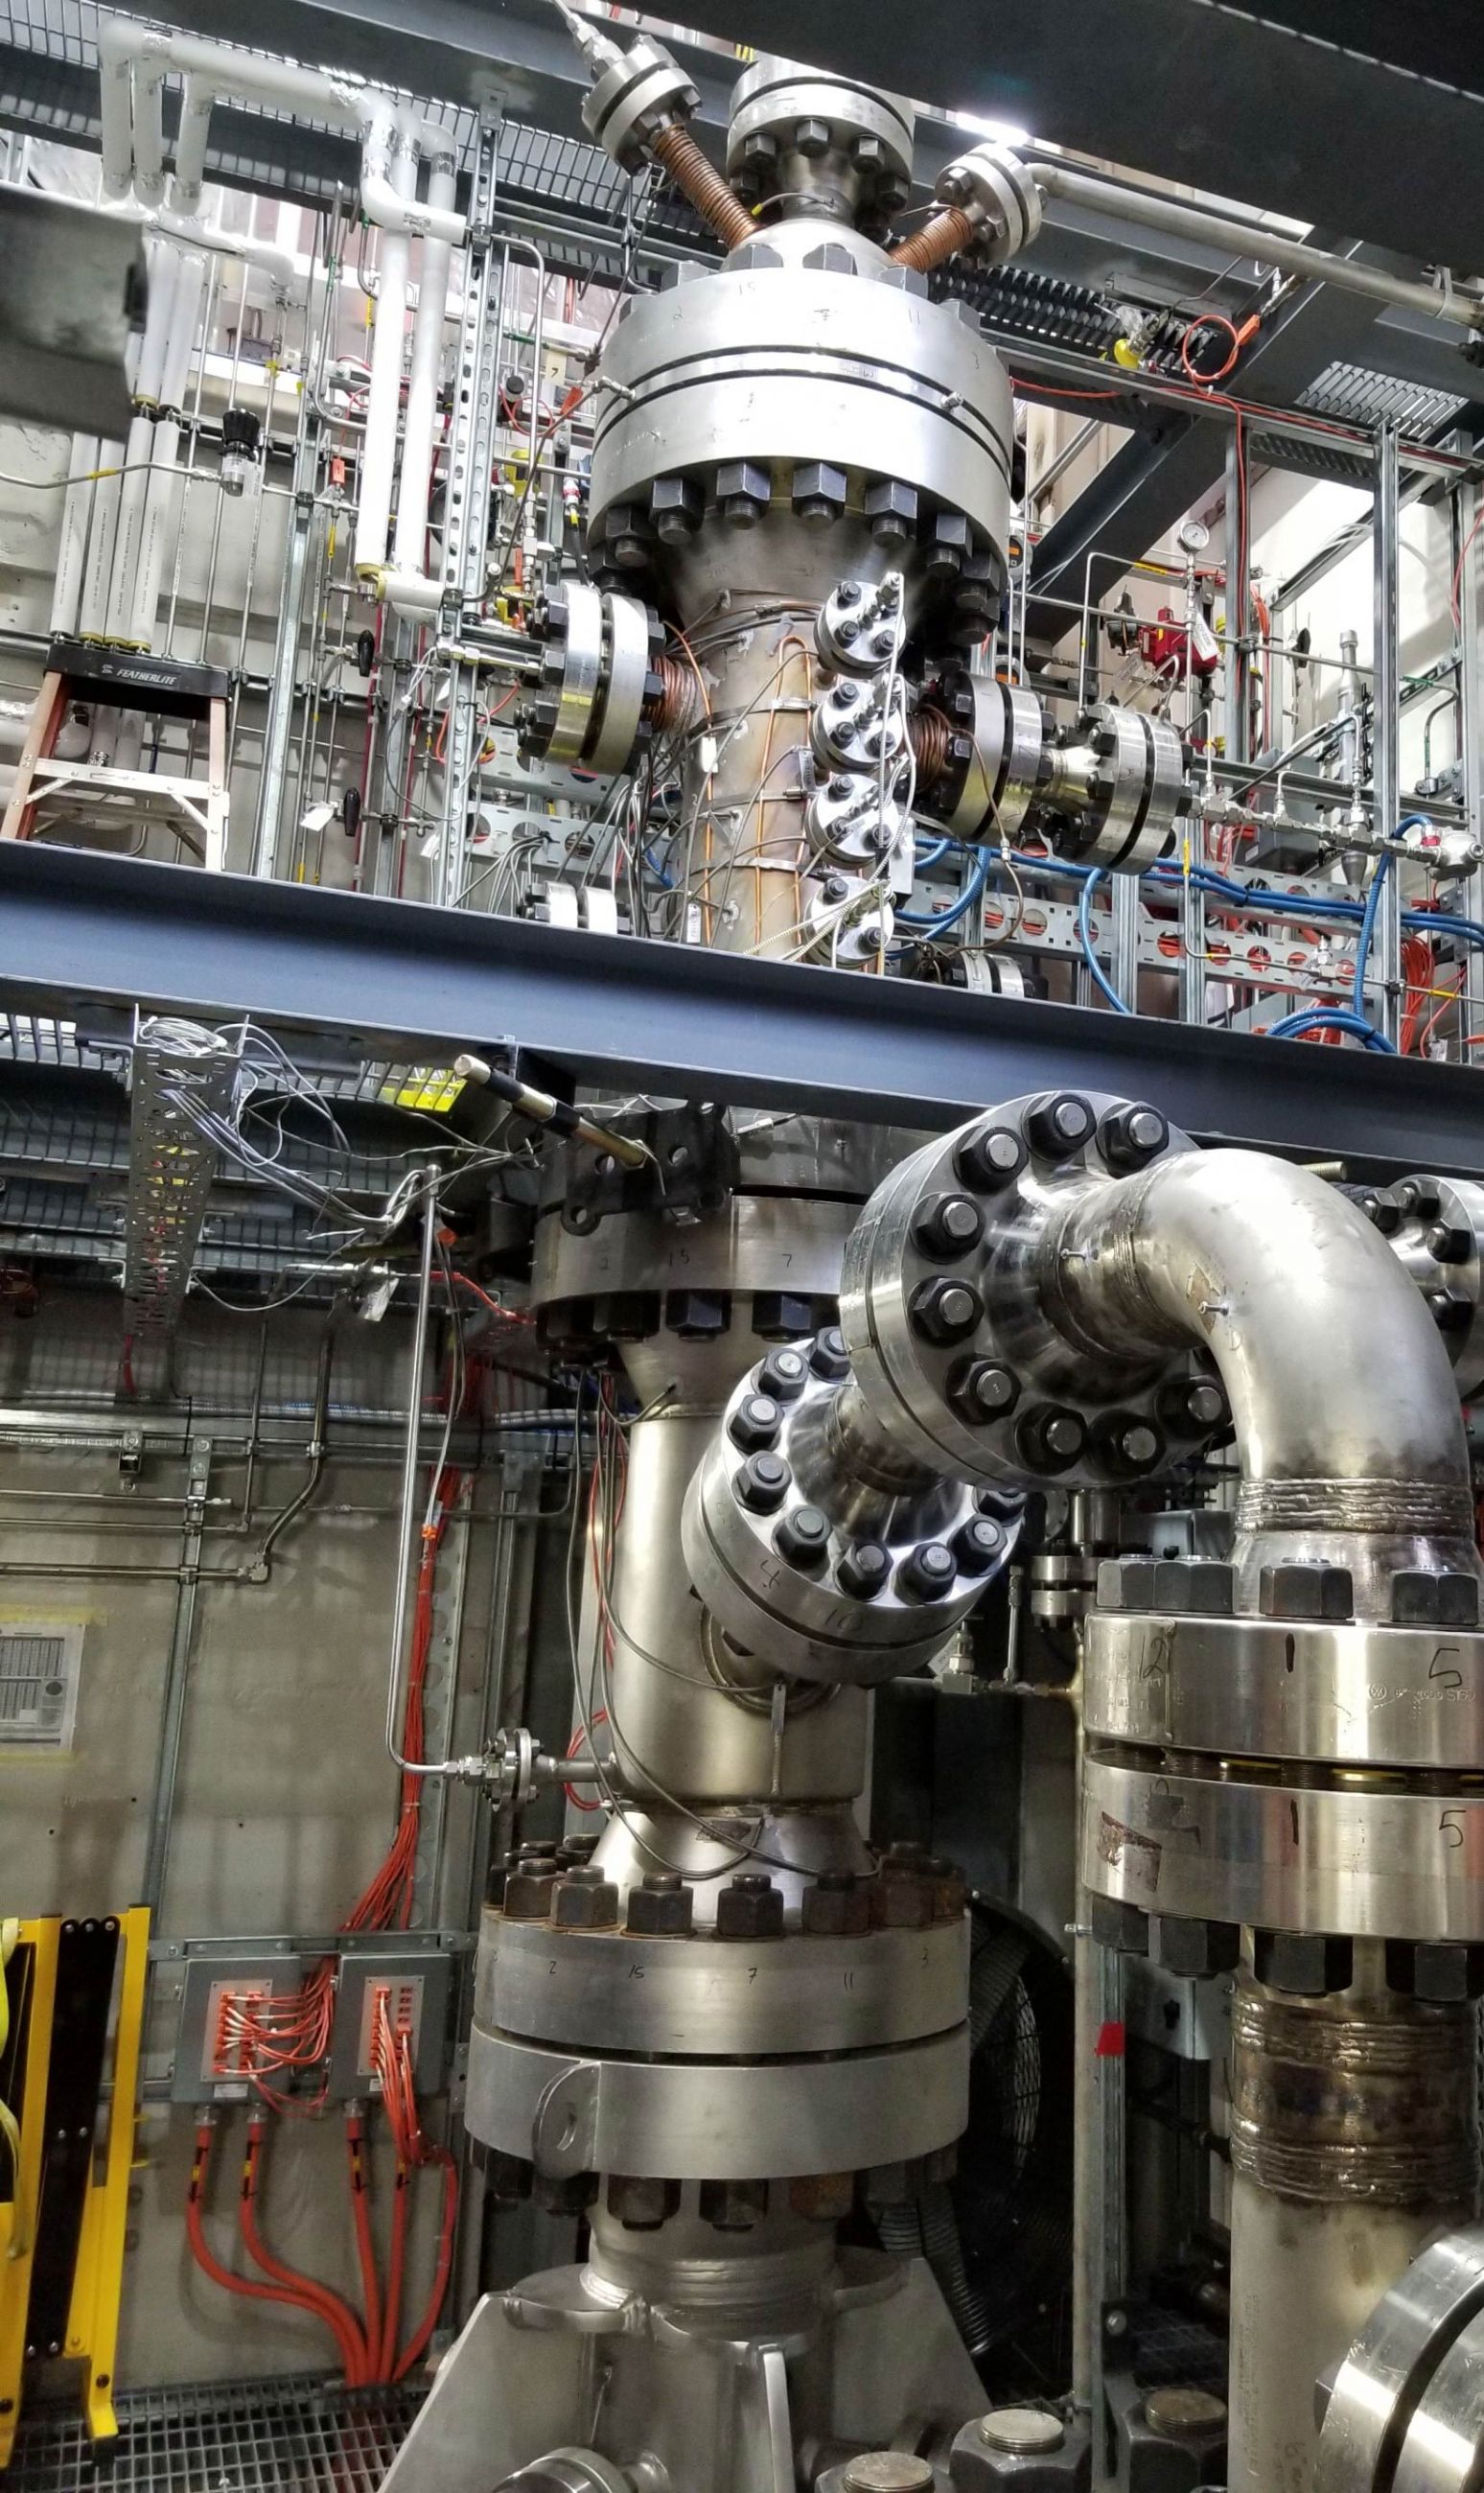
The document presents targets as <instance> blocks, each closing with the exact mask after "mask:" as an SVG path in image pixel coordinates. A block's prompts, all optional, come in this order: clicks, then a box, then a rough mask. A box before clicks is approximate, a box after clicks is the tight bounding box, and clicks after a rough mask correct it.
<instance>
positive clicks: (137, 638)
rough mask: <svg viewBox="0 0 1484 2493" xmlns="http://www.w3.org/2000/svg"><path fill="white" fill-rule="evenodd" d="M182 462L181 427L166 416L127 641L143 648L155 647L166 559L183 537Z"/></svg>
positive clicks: (158, 439)
mask: <svg viewBox="0 0 1484 2493" xmlns="http://www.w3.org/2000/svg"><path fill="white" fill-rule="evenodd" d="M179 462H180V426H179V424H178V423H177V422H176V420H175V418H174V416H173V415H163V416H162V417H161V419H160V421H159V423H158V424H157V425H156V427H155V465H154V466H153V467H152V468H151V470H150V473H149V476H148V477H147V479H146V480H145V481H146V483H147V484H148V487H149V496H148V499H147V501H146V503H145V508H144V526H143V528H142V531H141V536H140V547H139V568H138V573H137V576H136V578H135V580H134V584H133V595H132V601H131V606H130V615H129V630H128V638H129V639H130V640H131V641H132V642H134V643H135V644H136V645H137V646H139V647H140V648H144V649H149V648H153V646H154V642H155V625H156V623H157V621H158V620H159V615H160V585H161V582H162V581H163V578H164V566H165V561H166V557H167V556H169V555H171V554H172V553H173V552H174V549H175V545H176V542H177V540H178V538H179V536H180V497H181V492H182V486H181V474H180V465H179Z"/></svg>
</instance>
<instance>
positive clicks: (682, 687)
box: [648, 655, 701, 736]
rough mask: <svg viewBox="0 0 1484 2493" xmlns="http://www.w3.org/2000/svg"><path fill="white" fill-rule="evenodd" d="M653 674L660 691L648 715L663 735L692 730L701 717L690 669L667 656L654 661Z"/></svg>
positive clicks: (697, 689)
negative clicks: (658, 683)
mask: <svg viewBox="0 0 1484 2493" xmlns="http://www.w3.org/2000/svg"><path fill="white" fill-rule="evenodd" d="M653 672H654V673H655V674H656V675H657V676H659V678H660V690H659V694H658V696H657V697H656V699H655V701H654V703H653V705H652V706H651V707H650V709H649V711H648V716H649V718H650V720H651V721H652V723H653V725H654V726H655V727H656V728H657V729H658V730H659V732H660V733H661V734H662V735H666V736H668V735H673V734H674V733H675V732H676V731H677V730H680V731H683V730H685V729H687V728H690V727H694V725H695V724H696V721H697V719H698V718H699V716H700V706H701V705H700V687H699V685H698V684H697V681H696V678H695V676H693V675H692V673H691V670H690V668H689V667H687V666H685V665H684V664H683V663H682V661H681V660H680V659H679V658H671V657H669V656H668V655H666V656H664V657H659V658H656V660H655V662H654V669H653Z"/></svg>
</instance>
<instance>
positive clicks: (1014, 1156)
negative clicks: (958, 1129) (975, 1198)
mask: <svg viewBox="0 0 1484 2493" xmlns="http://www.w3.org/2000/svg"><path fill="white" fill-rule="evenodd" d="M1025 1159H1026V1152H1025V1145H1024V1142H1023V1140H1022V1138H1021V1136H1020V1135H1019V1134H1018V1133H1017V1132H1016V1131H1015V1128H1014V1127H1013V1126H979V1127H977V1128H976V1129H974V1130H973V1131H972V1132H970V1133H967V1134H965V1137H964V1139H963V1141H962V1142H961V1143H960V1144H959V1146H958V1148H957V1150H956V1151H955V1153H954V1156H953V1164H954V1167H955V1169H956V1170H957V1171H958V1173H959V1176H960V1177H961V1178H962V1179H963V1181H964V1183H965V1186H972V1187H973V1188H974V1190H975V1192H976V1193H977V1194H998V1193H999V1191H1000V1190H1001V1188H1002V1187H1004V1186H1010V1185H1013V1183H1014V1181H1015V1180H1016V1179H1017V1178H1018V1177H1019V1176H1020V1173H1021V1171H1022V1169H1023V1168H1024V1165H1025Z"/></svg>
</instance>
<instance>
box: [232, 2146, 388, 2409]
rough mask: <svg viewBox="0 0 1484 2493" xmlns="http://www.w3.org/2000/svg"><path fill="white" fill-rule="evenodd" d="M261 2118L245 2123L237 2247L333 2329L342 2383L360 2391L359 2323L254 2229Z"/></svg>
mask: <svg viewBox="0 0 1484 2493" xmlns="http://www.w3.org/2000/svg"><path fill="white" fill-rule="evenodd" d="M263 2131H264V2116H263V2115H262V2114H261V2113H259V2112H254V2113H253V2114H252V2118H250V2120H249V2122H248V2144H247V2150H246V2153H245V2156H244V2159H243V2170H242V2187H241V2190H240V2192H239V2194H238V2200H237V2224H238V2230H239V2231H240V2233H241V2235H242V2240H243V2247H244V2249H245V2250H246V2251H247V2253H248V2256H249V2258H250V2259H252V2260H253V2261H254V2262H255V2263H256V2265H257V2267H259V2268H261V2269H262V2271H263V2274H264V2275H265V2276H269V2277H272V2278H273V2280H274V2282H275V2284H276V2285H281V2286H282V2288H283V2292H284V2298H285V2299H286V2300H288V2301H291V2302H297V2303H299V2304H300V2305H302V2307H303V2308H304V2309H305V2310H306V2311H312V2312H313V2313H314V2314H315V2316H316V2317H317V2318H318V2319H321V2320H323V2321H324V2322H325V2324H326V2326H327V2327H329V2328H333V2330H334V2331H335V2335H336V2338H337V2340H338V2342H339V2345H340V2348H341V2354H342V2355H343V2357H344V2358H345V2379H346V2383H347V2385H348V2386H349V2387H350V2388H357V2389H359V2388H365V2387H366V2385H367V2381H368V2379H369V2377H370V2375H369V2372H368V2367H367V2352H366V2339H365V2337H364V2335H363V2334H362V2330H361V2324H360V2322H359V2321H358V2320H357V2318H356V2315H355V2313H354V2312H353V2311H352V2310H351V2308H350V2305H349V2303H348V2302H345V2301H343V2300H342V2299H341V2296H340V2295H338V2294H336V2293H335V2292H334V2291H333V2289H332V2288H331V2287H329V2286H328V2285H321V2284H320V2283H319V2282H318V2281H317V2279H316V2278H314V2277H312V2276H305V2275H303V2274H301V2272H300V2271H299V2269H297V2268H290V2267H288V2265H287V2263H286V2262H285V2261H283V2260H281V2259H277V2258H276V2257H275V2256H274V2254H273V2252H272V2251H270V2250H269V2248H268V2245H267V2243H266V2242H265V2241H264V2240H263V2238H262V2234H261V2232H260V2231H259V2229H258V2222H257V2189H258V2163H259V2158H260V2156H261V2152H262V2144H263Z"/></svg>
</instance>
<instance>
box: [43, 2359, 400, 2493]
mask: <svg viewBox="0 0 1484 2493" xmlns="http://www.w3.org/2000/svg"><path fill="white" fill-rule="evenodd" d="M420 2398H421V2392H420V2391H413V2390H408V2389H391V2390H375V2389H372V2390H347V2389H345V2388H343V2387H341V2385H339V2384H337V2383H333V2382H326V2381H324V2380H321V2379H317V2378H316V2379H300V2380H287V2381H251V2382H237V2383H222V2384H219V2383H213V2384H210V2385H208V2386H206V2387H203V2388H187V2389H134V2390H126V2391H124V2392H123V2393H122V2394H121V2395H120V2397H119V2400H118V2417H119V2437H118V2444H117V2454H116V2456H115V2457H113V2458H112V2459H111V2461H109V2462H108V2463H107V2464H106V2466H105V2467H104V2468H100V2467H99V2465H98V2462H97V2460H96V2459H95V2458H94V2456H93V2451H92V2446H91V2444H90V2442H89V2440H88V2437H87V2434H86V2432H85V2431H84V2429H83V2426H82V2422H81V2419H80V2418H79V2417H78V2416H77V2415H76V2414H75V2412H74V2411H73V2410H72V2409H62V2408H51V2409H49V2410H47V2409H43V2410H41V2411H39V2412H37V2413H35V2414H33V2415H32V2416H30V2417H29V2418H26V2419H24V2420H23V2421H22V2423H21V2426H20V2430H19V2432H18V2433H17V2435H16V2438H15V2456H14V2457H13V2459H12V2461H11V2465H10V2468H9V2469H8V2471H7V2473H6V2476H5V2493H98V2488H99V2487H100V2486H103V2485H106V2486H108V2487H109V2488H110V2493H375V2488H376V2486H378V2485H379V2484H380V2482H381V2480H382V2478H383V2477H384V2476H385V2474H386V2471H387V2469H388V2468H389V2467H390V2465H391V2463H392V2460H393V2459H394V2457H395V2456H396V2454H397V2451H398V2450H399V2448H401V2443H402V2441H403V2440H404V2438H405V2436H406V2434H407V2431H408V2428H409V2427H410V2425H411V2422H412V2418H413V2417H414V2415H415V2414H416V2413H417V2409H418V2405H419V2403H420Z"/></svg>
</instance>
